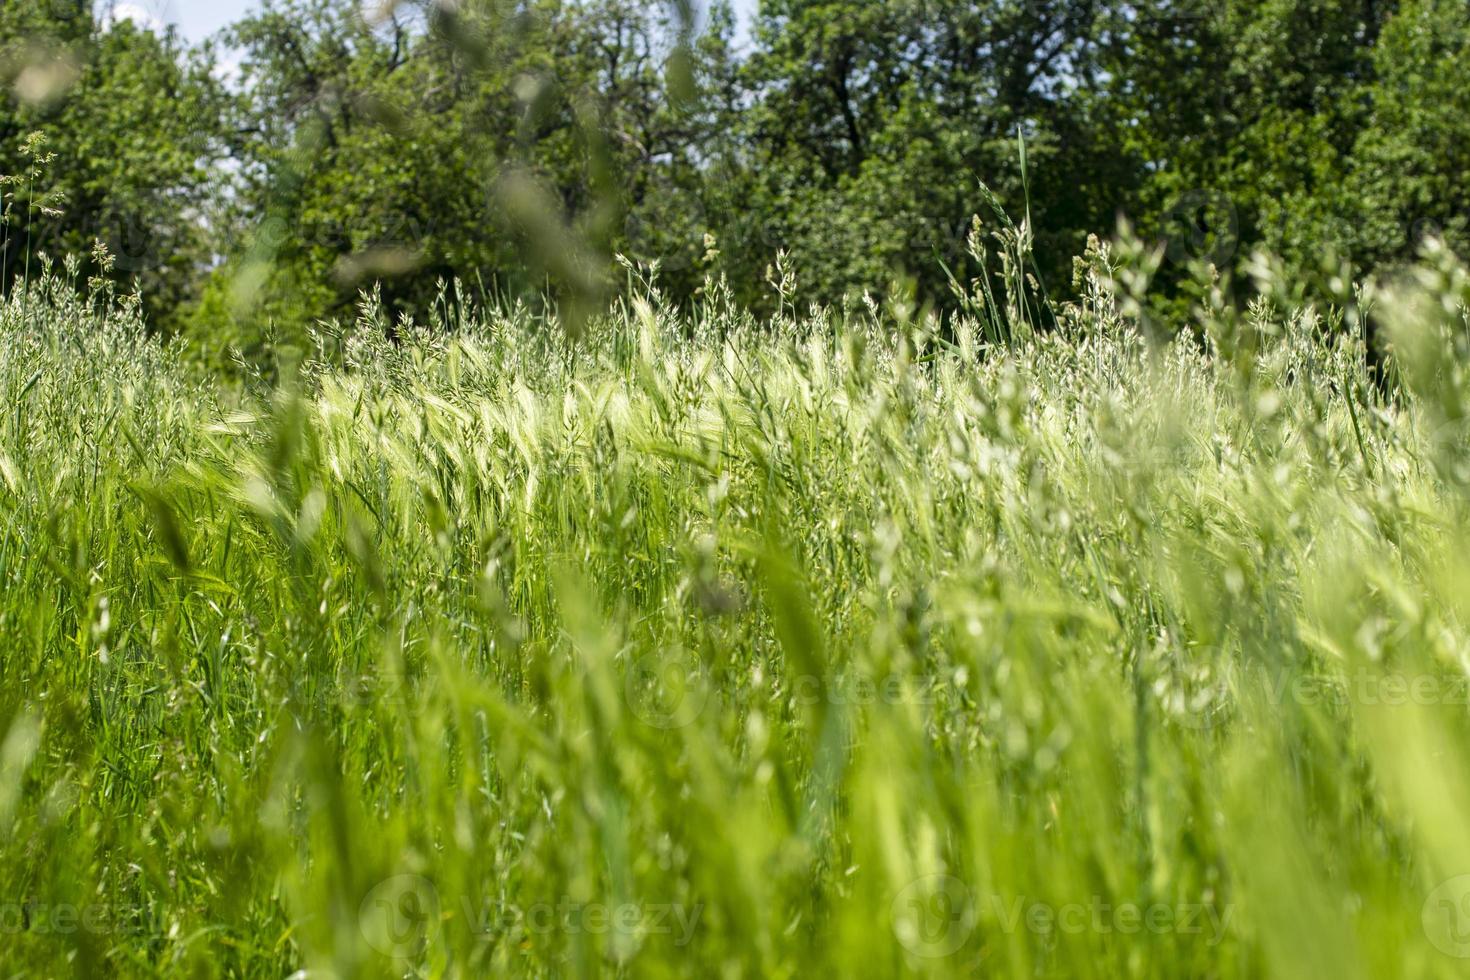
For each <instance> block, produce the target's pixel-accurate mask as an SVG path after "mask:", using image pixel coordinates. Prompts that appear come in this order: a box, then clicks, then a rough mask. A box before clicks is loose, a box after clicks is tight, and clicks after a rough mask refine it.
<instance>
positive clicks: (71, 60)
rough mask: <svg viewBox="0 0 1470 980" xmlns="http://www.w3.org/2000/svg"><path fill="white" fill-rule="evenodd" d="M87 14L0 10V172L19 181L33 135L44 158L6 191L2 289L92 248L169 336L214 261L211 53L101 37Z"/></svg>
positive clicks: (215, 90) (134, 33)
mask: <svg viewBox="0 0 1470 980" xmlns="http://www.w3.org/2000/svg"><path fill="white" fill-rule="evenodd" d="M88 6H89V5H87V4H84V3H80V2H78V3H76V4H68V3H64V2H54V3H53V2H46V3H29V2H25V3H22V2H12V0H6V2H5V3H3V4H0V85H3V89H0V174H6V175H12V176H15V175H20V176H25V175H26V174H27V173H28V172H29V169H28V168H29V164H28V163H27V160H26V156H25V152H24V147H25V143H26V140H27V139H28V138H29V137H30V136H31V134H33V133H36V132H41V133H43V134H44V135H45V138H46V149H47V152H48V153H49V154H51V161H50V163H49V165H48V166H47V167H46V168H44V170H42V171H40V172H38V173H37V174H36V175H35V177H34V178H27V179H25V180H23V181H20V182H17V183H12V184H10V185H9V187H7V188H6V192H7V193H6V197H7V203H8V204H10V205H13V206H12V207H10V208H9V216H10V221H8V222H7V224H6V226H5V228H4V230H3V241H4V244H3V247H0V286H8V284H9V283H10V282H12V281H13V280H15V279H18V278H23V277H24V275H25V273H26V270H28V269H29V270H32V271H34V270H35V269H36V268H37V267H38V266H39V260H38V256H39V255H40V254H41V253H46V254H49V256H50V257H51V258H52V259H53V260H56V261H60V260H61V259H62V258H63V257H64V256H66V255H86V254H89V253H90V252H91V251H92V246H93V244H94V243H95V242H98V241H101V242H103V243H105V244H106V245H107V246H108V249H109V251H110V253H111V254H112V256H113V257H114V260H115V264H114V266H113V274H114V275H115V276H116V278H117V280H118V281H119V282H120V283H124V284H127V285H132V284H133V283H137V284H138V286H139V287H140V288H141V290H142V293H143V296H144V298H145V302H146V304H147V308H148V310H149V312H150V314H151V316H152V318H153V321H154V323H155V325H156V326H158V327H161V328H164V329H173V328H176V327H177V326H178V324H179V317H180V315H181V313H182V309H183V306H184V304H185V303H186V302H187V301H188V300H189V299H190V298H191V296H192V295H193V294H194V293H195V292H196V291H197V289H198V285H199V280H200V277H201V276H202V274H203V273H204V271H205V269H206V268H207V266H208V263H209V262H210V260H211V252H210V246H209V235H208V233H207V229H206V228H205V226H204V224H203V220H202V219H203V217H204V215H205V213H206V205H207V192H208V191H209V189H210V185H211V174H212V168H213V166H214V164H215V163H216V162H217V161H218V160H219V159H220V156H221V154H222V151H223V146H222V144H221V142H220V135H221V134H220V132H219V119H220V113H221V103H222V99H223V95H222V93H221V91H220V89H219V86H218V84H217V83H216V82H215V81H214V79H213V78H212V76H211V69H212V64H211V61H210V58H209V56H208V55H207V53H200V52H188V51H186V50H185V49H184V48H183V46H182V45H181V43H180V42H179V40H178V39H177V38H176V37H174V36H173V35H171V34H170V35H166V36H159V35H157V34H154V33H152V32H149V31H144V30H141V29H139V28H137V27H135V26H134V25H133V24H132V23H131V22H128V21H120V22H118V23H117V24H115V25H113V26H111V27H108V28H106V29H102V28H99V27H97V26H96V25H94V23H93V21H92V17H91V14H90V13H89V12H87V11H88ZM43 206H44V211H43ZM48 212H49V213H48Z"/></svg>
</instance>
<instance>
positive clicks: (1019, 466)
mask: <svg viewBox="0 0 1470 980" xmlns="http://www.w3.org/2000/svg"><path fill="white" fill-rule="evenodd" d="M1136 258H1137V257H1136V256H1132V257H1131V258H1130V254H1129V253H1128V250H1127V249H1125V248H1122V247H1119V248H1110V247H1107V246H1101V245H1099V246H1095V247H1094V248H1093V249H1092V250H1090V252H1089V254H1088V256H1087V257H1086V258H1085V259H1084V260H1081V261H1080V262H1079V265H1078V295H1079V296H1080V299H1079V300H1078V302H1077V303H1076V304H1074V305H1072V306H1069V307H1068V308H1067V309H1065V310H1062V311H1059V313H1058V315H1057V317H1056V322H1055V323H1052V322H1050V321H1048V322H1047V323H1045V324H1044V326H1045V329H1039V327H1041V326H1042V324H1041V323H1040V321H1039V319H1038V317H1039V314H1038V313H1037V311H1035V310H1034V309H1030V308H1029V307H1028V306H1027V303H1026V302H1025V295H1026V294H1025V291H1024V287H1022V286H1021V285H1020V280H1019V278H1018V279H1017V280H1016V281H1017V284H1018V285H1017V289H1015V290H1013V291H1010V292H1009V293H1008V294H1004V295H1000V296H995V295H991V294H990V293H989V292H986V291H983V290H982V291H980V292H978V293H977V294H974V295H971V296H970V297H968V300H967V303H966V309H967V310H968V312H967V313H966V314H965V315H964V316H960V317H957V318H955V319H954V320H952V321H949V322H947V323H945V324H944V326H943V328H942V329H941V327H940V325H939V324H938V323H937V322H936V321H935V320H934V319H933V318H931V317H928V316H926V315H925V314H924V312H923V311H918V310H913V309H910V308H907V307H905V306H904V305H903V304H902V303H896V304H889V303H883V302H878V301H873V302H868V303H862V302H854V303H852V304H849V305H848V306H845V307H840V308H829V307H815V306H811V307H808V306H807V305H806V304H804V303H803V302H802V301H801V298H800V297H801V291H800V286H799V284H793V283H791V282H789V281H788V280H781V281H779V282H778V284H777V288H778V290H779V292H780V303H779V312H778V313H777V314H776V315H775V316H774V317H770V318H763V319H757V318H755V317H753V316H751V315H749V314H747V313H744V312H742V311H741V309H740V308H739V307H738V305H737V304H735V303H734V302H733V301H732V300H730V299H729V297H728V296H727V295H726V294H725V293H724V292H723V291H722V290H721V288H720V284H719V283H717V282H716V283H712V284H710V288H709V289H708V290H707V291H706V292H705V293H704V294H703V295H702V296H701V298H700V299H699V300H698V302H696V303H694V304H693V305H692V306H688V307H682V308H679V309H676V307H675V304H673V303H672V302H671V301H669V300H668V299H667V298H666V297H665V296H664V295H663V294H662V293H661V292H660V290H659V287H658V284H657V282H656V280H655V278H654V277H653V276H652V274H651V273H650V272H649V270H646V269H630V270H629V285H628V290H627V297H626V299H625V300H624V301H623V302H622V303H621V304H620V305H619V306H618V307H616V308H615V309H614V310H613V311H612V312H611V313H609V314H608V315H605V316H600V317H596V318H594V319H593V320H592V321H591V322H589V323H588V324H587V325H586V326H585V329H584V330H583V332H581V333H580V334H579V335H569V334H568V332H567V331H565V330H563V329H561V328H560V326H559V325H558V323H557V322H556V319H555V317H554V316H552V315H550V314H547V313H544V312H538V311H535V310H532V309H529V308H526V307H523V306H508V307H504V308H494V307H479V306H476V305H475V304H473V303H470V302H468V301H466V300H463V299H462V298H460V297H459V296H458V295H457V294H456V293H455V292H454V291H453V290H449V291H448V292H447V293H446V295H445V297H444V302H443V303H442V304H440V305H439V306H438V307H437V310H438V312H437V313H436V315H434V316H432V317H430V318H428V320H427V322H423V323H418V324H408V323H393V322H391V319H390V317H389V314H388V313H386V312H385V311H384V310H383V308H382V307H381V306H380V305H377V304H375V303H373V302H372V301H371V299H370V298H369V299H366V300H365V301H364V303H363V306H362V309H361V311H360V315H359V317H358V319H357V322H355V323H353V324H350V325H345V326H343V327H341V328H334V329H328V328H325V327H323V328H321V329H320V330H319V332H318V335H317V337H316V340H315V343H314V345H313V349H311V350H310V351H307V352H305V353H304V354H303V355H302V357H300V358H299V359H297V360H294V361H292V360H289V359H287V360H283V361H282V362H281V363H278V364H276V365H274V366H273V368H272V370H270V371H268V372H264V373H262V374H260V375H259V376H256V377H252V378H250V379H249V380H248V382H247V383H246V384H245V385H244V386H243V387H242V388H240V389H233V388H229V387H226V386H225V385H223V384H222V383H221V382H219V381H217V380H212V379H210V378H209V377H208V376H207V375H205V374H204V373H202V372H200V371H198V370H196V369H195V368H193V367H192V366H191V364H190V362H189V360H188V358H187V357H186V352H185V351H184V350H183V349H182V348H180V347H178V346H176V345H170V344H167V343H164V342H161V341H159V340H157V339H156V338H154V337H152V336H150V335H149V333H148V331H147V330H146V329H145V326H144V324H143V322H142V317H141V314H140V313H139V308H138V304H137V303H136V302H135V301H133V300H130V299H128V298H127V297H123V296H117V295H114V294H113V293H112V292H111V291H110V289H109V288H108V287H105V286H103V285H101V284H93V285H91V286H88V285H85V284H82V283H79V282H77V281H76V277H75V275H73V276H71V277H70V278H69V277H68V275H67V274H66V273H65V271H64V270H52V271H50V272H48V273H46V274H45V275H43V276H39V277H37V278H36V279H34V280H32V281H30V282H28V283H26V284H24V285H19V286H17V288H15V289H14V290H12V291H11V292H10V294H9V295H8V296H6V297H5V298H4V299H3V301H0V583H3V585H0V589H3V591H0V974H3V975H4V976H7V977H54V976H64V975H79V976H112V975H119V976H189V977H207V976H241V977H244V976H249V977H256V976H259V977H284V976H299V977H312V978H317V977H343V978H346V977H371V976H383V977H403V976H426V977H478V976H497V977H498V976H507V977H510V976H567V977H594V976H610V977H661V976H669V977H674V976H678V977H685V976H710V977H732V978H733V977H745V976H763V977H777V978H780V977H791V978H795V977H819V976H854V977H866V976H874V977H879V976H914V977H930V976H933V977H949V976H967V977H969V976H981V977H1033V976H1056V977H1077V978H1084V977H1098V978H1117V977H1135V976H1136V977H1171V978H1178V977H1201V978H1214V977H1220V978H1224V977H1282V978H1293V980H1296V978H1310V977H1331V978H1333V980H1351V978H1356V977H1362V978H1368V977H1384V976H1414V977H1457V976H1462V975H1464V971H1465V968H1466V962H1467V957H1470V836H1467V835H1466V834H1465V832H1464V827H1465V815H1466V814H1470V714H1467V697H1466V694H1467V669H1470V645H1467V635H1466V630H1465V626H1466V622H1467V615H1470V548H1467V540H1466V538H1467V533H1466V531H1467V524H1466V515H1467V505H1470V496H1467V491H1470V452H1467V450H1470V439H1467V435H1470V430H1467V428H1466V424H1465V423H1466V420H1467V418H1470V377H1467V371H1470V356H1467V354H1470V350H1467V348H1470V323H1467V319H1466V309H1467V300H1470V277H1467V273H1466V271H1465V270H1464V268H1463V267H1462V266H1461V265H1460V264H1458V263H1457V262H1456V261H1455V260H1454V259H1453V258H1452V257H1451V256H1450V255H1448V254H1447V253H1445V252H1443V251H1434V250H1430V251H1428V252H1426V254H1425V256H1424V259H1423V262H1422V264H1421V267H1420V269H1419V271H1418V272H1417V273H1416V274H1414V275H1413V276H1408V277H1405V278H1403V279H1401V280H1399V281H1397V282H1396V283H1394V284H1392V285H1384V286H1381V287H1375V288H1373V289H1367V288H1357V289H1355V288H1353V287H1352V286H1351V285H1349V284H1346V283H1344V282H1341V281H1337V282H1335V283H1329V286H1331V288H1333V289H1335V290H1336V291H1337V292H1336V295H1337V296H1338V297H1339V300H1340V301H1339V302H1335V303H1333V304H1322V303H1318V304H1317V305H1311V304H1307V303H1305V302H1304V301H1303V300H1302V295H1301V294H1300V292H1299V291H1296V290H1295V289H1294V287H1293V285H1292V283H1290V282H1288V281H1285V280H1283V279H1282V278H1281V277H1279V276H1276V275H1273V274H1272V272H1271V270H1270V267H1269V263H1265V262H1264V261H1262V262H1261V263H1259V265H1260V276H1259V281H1258V286H1257V293H1256V299H1255V300H1254V301H1253V302H1251V303H1250V304H1249V305H1248V306H1245V307H1243V308H1242V307H1237V306H1236V305H1233V304H1231V303H1229V302H1226V301H1225V299H1224V297H1223V295H1222V294H1221V292H1220V289H1219V286H1218V284H1217V283H1216V284H1212V283H1211V281H1210V280H1209V279H1208V277H1206V278H1205V279H1204V280H1202V282H1201V285H1200V289H1199V291H1198V294H1197V297H1196V301H1195V303H1194V309H1193V312H1192V313H1191V314H1190V318H1189V320H1188V325H1187V327H1186V329H1183V330H1182V331H1179V332H1178V333H1177V336H1176V335H1170V336H1166V335H1165V333H1164V332H1163V331H1162V330H1160V329H1159V324H1160V322H1161V321H1160V319H1159V317H1160V316H1161V315H1162V314H1159V313H1158V312H1157V311H1156V309H1155V307H1154V305H1153V304H1152V302H1151V300H1150V295H1149V290H1148V286H1147V282H1146V280H1147V278H1148V277H1147V275H1146V274H1144V273H1143V272H1140V271H1139V263H1138V262H1137V261H1136ZM1143 265H1144V266H1145V267H1146V266H1147V262H1144V263H1143ZM1145 271H1146V269H1145ZM1370 333H1371V334H1372V335H1373V336H1375V337H1376V338H1378V339H1377V341H1375V345H1374V346H1373V347H1372V348H1370V345H1369V336H1370ZM390 335H392V336H393V339H392V340H390V339H388V338H389V336H390ZM1380 347H1381V352H1380Z"/></svg>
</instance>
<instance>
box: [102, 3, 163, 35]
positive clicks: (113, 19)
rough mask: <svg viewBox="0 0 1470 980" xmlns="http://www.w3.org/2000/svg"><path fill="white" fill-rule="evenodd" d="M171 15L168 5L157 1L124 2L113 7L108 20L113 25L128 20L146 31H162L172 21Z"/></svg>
mask: <svg viewBox="0 0 1470 980" xmlns="http://www.w3.org/2000/svg"><path fill="white" fill-rule="evenodd" d="M170 14H171V11H170V10H169V9H168V4H166V3H159V2H156V0H155V2H149V0H122V2H121V3H115V4H113V5H112V8H111V9H110V10H109V11H108V15H107V18H106V19H107V22H108V23H111V24H116V23H119V22H120V21H125V20H128V21H132V22H133V23H134V24H137V25H138V26H139V27H142V28H144V29H146V30H150V31H162V30H163V29H164V28H166V27H168V23H169V21H170V20H172V17H171V16H170Z"/></svg>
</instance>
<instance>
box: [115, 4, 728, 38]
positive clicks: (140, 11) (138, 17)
mask: <svg viewBox="0 0 1470 980" xmlns="http://www.w3.org/2000/svg"><path fill="white" fill-rule="evenodd" d="M755 4H756V0H735V8H736V9H737V10H739V11H740V12H741V16H742V17H746V16H749V12H750V11H752V10H754V9H755ZM112 6H113V9H114V11H115V15H116V16H119V17H128V18H130V19H132V20H135V21H138V22H140V23H143V24H148V25H151V26H155V27H157V26H161V25H163V24H177V25H179V29H180V30H181V31H182V32H183V34H184V36H185V37H187V38H188V39H189V40H191V41H199V40H202V39H204V38H206V37H208V36H209V35H211V34H213V33H214V32H215V31H217V30H219V29H220V28H222V27H224V26H226V25H227V24H229V23H230V22H231V21H234V20H238V19H239V18H240V17H241V16H243V15H244V14H245V12H246V11H248V10H249V9H250V8H251V7H253V6H255V0H114V2H113V4H112Z"/></svg>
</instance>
